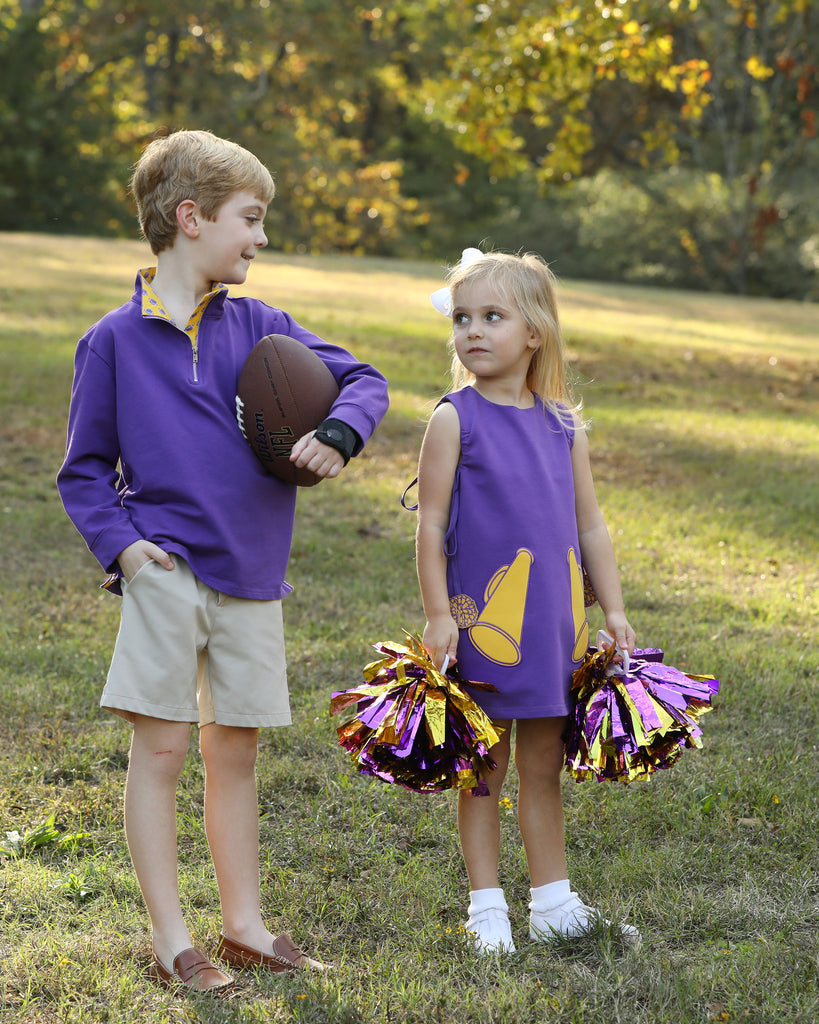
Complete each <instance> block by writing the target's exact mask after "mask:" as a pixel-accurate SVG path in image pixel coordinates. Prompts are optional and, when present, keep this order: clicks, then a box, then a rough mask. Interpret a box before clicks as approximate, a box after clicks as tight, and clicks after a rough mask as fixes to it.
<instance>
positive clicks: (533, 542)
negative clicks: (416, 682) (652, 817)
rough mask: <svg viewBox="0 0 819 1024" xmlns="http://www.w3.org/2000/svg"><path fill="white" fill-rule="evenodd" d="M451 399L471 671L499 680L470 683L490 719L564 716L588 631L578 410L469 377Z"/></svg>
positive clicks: (452, 582)
mask: <svg viewBox="0 0 819 1024" xmlns="http://www.w3.org/2000/svg"><path fill="white" fill-rule="evenodd" d="M442 401H444V402H450V403H451V404H452V405H453V406H454V408H455V410H456V411H457V413H458V417H459V419H460V423H461V459H460V463H459V465H458V469H457V472H456V474H455V482H454V485H453V489H452V506H451V511H450V520H449V528H448V530H447V535H446V542H445V545H446V554H447V586H448V590H449V597H450V606H451V608H452V614H453V616H454V618H455V621H456V622H457V624H458V627H459V629H460V639H459V642H458V665H459V668H460V670H461V674H462V676H463V678H464V680H475V681H478V682H483V683H491V684H492V685H493V686H495V687H497V690H498V692H497V693H493V692H487V691H484V690H479V689H472V690H471V691H470V692H471V695H472V696H473V697H474V699H475V701H476V702H477V703H478V704H479V705H480V706H481V707H482V708H483V709H484V711H486V713H487V714H488V715H489V716H490V717H492V718H548V717H553V716H560V715H565V714H566V713H567V712H568V710H569V684H570V681H571V674H572V672H573V671H574V669H575V668H576V667H577V666H578V664H579V663H580V661H581V660H582V658H583V655H584V654H585V652H586V648H587V646H588V632H589V627H588V624H587V622H586V612H585V606H584V602H583V579H582V572H581V567H580V546H579V544H578V539H577V521H576V517H575V506H574V479H573V475H572V464H571V446H572V443H573V440H574V436H573V431H572V428H571V426H569V425H568V413H567V422H565V423H564V422H562V421H561V419H560V417H558V416H557V415H555V414H554V413H552V412H550V411H549V410H548V409H545V408H544V406H543V404H542V403H541V402H540V400H536V404H535V405H534V407H533V408H531V409H518V408H516V407H515V406H505V405H496V404H495V403H494V402H490V401H488V400H487V399H485V398H483V397H482V396H481V395H479V394H478V392H477V391H475V390H474V388H471V387H466V388H463V389H462V390H460V391H454V392H452V393H451V394H449V395H447V396H445V398H443V399H442Z"/></svg>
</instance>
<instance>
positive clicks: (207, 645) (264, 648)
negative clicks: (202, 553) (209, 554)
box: [100, 555, 291, 728]
mask: <svg viewBox="0 0 819 1024" xmlns="http://www.w3.org/2000/svg"><path fill="white" fill-rule="evenodd" d="M172 557H173V561H174V566H175V568H174V569H173V570H168V569H163V568H162V566H161V565H159V564H158V563H157V562H154V561H150V562H146V563H145V565H143V566H142V568H141V569H139V571H138V572H137V574H136V575H135V576H134V577H133V578H132V579H131V581H130V582H129V583H123V585H122V621H121V622H120V628H119V634H118V635H117V642H116V646H115V648H114V654H113V657H112V660H111V668H110V669H109V672H108V679H107V681H106V683H105V689H104V690H103V693H102V698H101V700H100V706H101V707H103V708H106V709H107V710H109V711H113V712H114V713H115V714H117V715H121V716H122V717H123V718H125V719H126V720H128V721H129V722H133V720H134V715H148V716H149V717H151V718H162V719H165V720H167V721H171V722H198V723H199V725H200V726H202V725H208V724H209V723H211V722H216V723H217V724H218V725H233V726H242V727H246V728H260V727H262V726H273V725H290V723H291V717H290V699H289V694H288V691H287V670H286V663H285V656H284V631H283V628H282V606H281V601H250V600H246V599H244V598H238V597H229V596H228V595H227V594H221V593H219V591H218V590H214V589H213V588H212V587H209V586H207V585H206V584H204V583H202V581H201V580H199V579H197V578H196V576H194V574H193V573H192V572H191V569H190V567H189V566H188V564H187V563H186V562H185V561H184V560H183V559H181V558H179V557H178V556H176V555H173V556H172Z"/></svg>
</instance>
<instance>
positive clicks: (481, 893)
mask: <svg viewBox="0 0 819 1024" xmlns="http://www.w3.org/2000/svg"><path fill="white" fill-rule="evenodd" d="M466 930H467V931H468V932H470V933H471V936H470V937H471V939H472V942H473V944H474V946H475V949H476V951H477V952H478V953H486V954H491V953H514V952H515V943H514V942H513V941H512V927H511V925H510V924H509V907H508V906H507V904H506V900H505V899H504V895H503V889H473V890H472V891H471V892H470V893H469V920H468V921H467V922H466Z"/></svg>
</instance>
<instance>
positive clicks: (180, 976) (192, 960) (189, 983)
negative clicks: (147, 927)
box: [148, 948, 233, 996]
mask: <svg viewBox="0 0 819 1024" xmlns="http://www.w3.org/2000/svg"><path fill="white" fill-rule="evenodd" d="M148 974H149V975H150V977H151V978H153V979H154V981H158V982H159V984H160V985H161V986H162V987H163V988H181V989H185V990H187V991H188V992H206V993H207V994H208V995H214V996H215V995H221V994H222V993H223V992H225V991H227V989H229V988H231V987H232V986H233V978H231V977H230V975H229V974H223V973H222V971H220V970H219V968H218V967H216V966H214V964H212V963H211V962H210V960H208V958H207V957H206V956H205V954H204V953H202V952H201V951H200V950H198V949H193V948H191V949H183V950H182V952H181V953H179V955H178V956H176V957H174V961H173V969H172V970H170V971H169V970H168V968H167V967H165V965H164V964H163V963H162V962H161V961H160V960H159V958H158V957H157V955H156V954H155V953H154V955H153V958H152V959H151V966H150V967H149V968H148Z"/></svg>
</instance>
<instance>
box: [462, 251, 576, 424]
mask: <svg viewBox="0 0 819 1024" xmlns="http://www.w3.org/2000/svg"><path fill="white" fill-rule="evenodd" d="M448 281H449V290H450V294H451V296H452V305H453V306H455V305H457V295H458V289H459V288H462V287H465V286H466V285H471V284H475V283H477V282H479V281H481V282H486V283H488V284H489V285H490V286H491V287H492V288H494V289H496V290H497V292H498V301H499V302H501V301H504V302H507V303H508V304H510V305H513V306H515V307H516V308H517V309H518V310H519V311H520V313H521V316H522V317H523V319H524V320H525V321H526V324H527V326H528V327H529V329H530V330H531V331H532V332H533V333H534V334H535V335H536V336H537V337H538V338H539V339H540V345H538V347H537V348H536V349H535V350H534V352H533V353H532V359H531V362H530V363H529V372H528V373H527V375H526V385H527V387H528V388H529V390H530V391H533V392H534V393H535V394H536V395H538V396H539V397H540V398H541V399H542V400H543V402H544V404H545V405H546V406H547V407H548V408H550V409H552V410H555V409H556V408H557V406H558V405H561V406H563V407H564V408H568V409H570V410H571V411H572V412H573V413H574V414H575V415H576V416H577V418H578V419H580V410H581V405H582V403H581V402H580V401H578V400H576V399H575V398H574V396H573V394H572V390H571V387H570V385H569V380H568V375H567V372H566V349H565V345H564V343H563V335H562V334H561V332H560V317H559V315H558V310H557V298H556V295H555V290H556V285H557V279H556V278H555V275H554V274H553V273H552V271H551V270H550V269H549V265H548V264H547V263H546V261H545V260H543V259H542V258H541V257H540V256H538V255H537V254H536V253H525V254H524V255H522V256H513V255H512V254H511V253H503V252H487V253H484V254H483V256H481V257H480V258H479V259H477V260H475V261H474V262H471V263H467V264H465V265H464V264H463V263H459V264H457V265H456V266H455V267H453V268H452V270H451V271H450V272H449V275H448ZM450 350H451V352H452V366H451V374H452V389H453V390H454V391H457V390H460V389H461V388H463V387H466V386H467V385H468V384H472V383H473V382H474V380H475V377H474V374H472V373H470V371H469V370H467V369H466V367H465V366H464V365H463V363H462V362H461V361H460V359H458V356H457V355H456V353H455V346H454V344H453V342H452V341H451V340H450Z"/></svg>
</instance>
